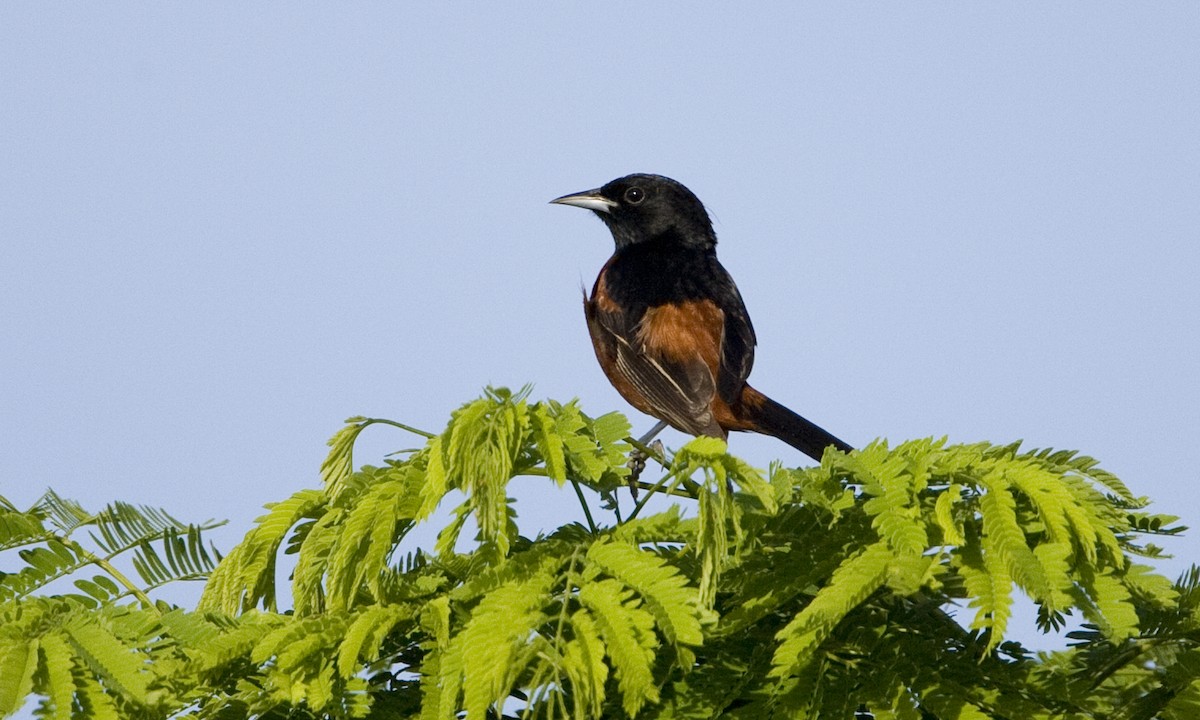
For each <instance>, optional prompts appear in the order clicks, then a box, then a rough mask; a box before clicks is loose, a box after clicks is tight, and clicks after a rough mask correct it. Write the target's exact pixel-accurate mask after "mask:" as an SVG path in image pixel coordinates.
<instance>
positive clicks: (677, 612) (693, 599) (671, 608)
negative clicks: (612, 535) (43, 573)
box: [587, 542, 704, 645]
mask: <svg viewBox="0 0 1200 720" xmlns="http://www.w3.org/2000/svg"><path fill="white" fill-rule="evenodd" d="M587 559H588V560H589V561H590V562H593V563H595V564H597V565H598V566H600V567H601V568H603V569H604V571H605V572H607V573H608V574H609V575H611V576H612V577H614V578H616V579H617V580H620V581H621V582H623V583H624V584H625V585H627V586H628V587H631V588H633V589H634V590H636V591H637V593H638V595H640V596H641V597H642V599H643V600H644V601H645V603H646V609H648V610H649V611H650V612H651V613H653V614H654V617H655V620H656V621H657V623H658V626H659V627H660V628H661V629H662V631H663V634H664V635H665V636H666V638H667V640H668V641H669V642H671V643H672V644H675V645H699V644H700V643H702V642H703V641H704V635H703V633H702V632H701V630H700V612H699V607H698V599H699V598H698V595H697V592H696V589H695V588H693V587H690V586H689V585H688V579H687V578H686V577H684V576H683V575H682V574H680V572H679V571H678V570H677V569H675V568H673V567H671V566H670V565H668V564H667V563H666V561H665V560H663V559H662V558H659V557H657V556H655V555H654V554H653V553H650V552H647V551H645V550H641V549H639V548H637V547H636V546H633V545H627V544H625V543H616V542H598V543H594V544H593V545H592V546H591V547H590V548H588V552H587Z"/></svg>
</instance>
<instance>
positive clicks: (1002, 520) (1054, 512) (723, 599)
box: [0, 389, 1200, 720]
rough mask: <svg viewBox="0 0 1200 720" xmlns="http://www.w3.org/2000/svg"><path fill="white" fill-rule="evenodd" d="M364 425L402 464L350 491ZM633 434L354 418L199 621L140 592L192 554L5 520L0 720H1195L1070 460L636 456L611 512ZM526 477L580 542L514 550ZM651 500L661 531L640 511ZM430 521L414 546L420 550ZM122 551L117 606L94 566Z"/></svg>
mask: <svg viewBox="0 0 1200 720" xmlns="http://www.w3.org/2000/svg"><path fill="white" fill-rule="evenodd" d="M374 424H383V425H391V426H395V427H398V428H400V429H403V430H406V431H412V432H416V433H417V434H418V435H420V436H422V439H423V444H422V446H421V447H420V448H419V449H417V450H414V451H410V452H407V453H402V454H401V455H400V456H399V457H393V458H390V459H388V460H386V461H384V462H383V463H381V464H380V465H378V466H363V467H359V468H357V469H356V465H355V463H354V460H353V448H354V443H355V440H356V439H357V437H358V435H359V434H360V433H361V432H362V430H363V429H364V428H366V427H369V426H371V425H374ZM628 435H629V424H628V422H627V421H626V420H625V419H624V418H623V417H622V416H620V415H617V414H609V415H604V416H600V417H595V418H593V417H590V416H588V415H586V414H584V413H583V412H582V411H581V410H580V409H579V407H578V406H577V404H576V403H573V402H571V403H557V402H553V401H543V402H532V401H530V399H529V396H528V390H523V391H520V392H515V393H514V392H510V391H507V390H504V389H495V390H489V391H488V392H487V393H485V395H484V396H483V397H480V398H479V399H477V400H474V401H472V402H470V403H467V404H466V405H464V406H463V407H462V408H460V409H459V410H457V411H456V412H454V413H453V414H452V416H451V419H450V422H449V423H448V425H447V427H446V428H445V429H444V430H443V431H442V432H441V433H437V434H432V433H424V432H422V431H418V430H415V429H413V428H409V427H407V426H405V425H402V424H400V423H395V422H393V421H385V420H379V419H370V418H352V419H351V420H350V421H348V424H347V426H346V427H345V428H344V429H343V430H342V431H340V432H339V433H338V434H337V435H335V436H334V438H333V440H331V441H330V446H331V452H330V454H329V457H328V459H327V460H326V462H325V463H324V465H323V467H322V478H323V486H322V487H321V488H319V489H305V490H299V491H297V492H296V493H294V494H293V495H292V496H291V497H289V498H286V499H284V500H282V501H280V502H278V503H275V504H273V505H270V506H268V508H267V510H266V513H265V514H264V515H263V516H262V517H260V518H259V520H258V522H257V523H256V525H255V526H254V527H253V528H252V529H251V530H250V531H249V532H248V533H247V535H246V536H245V538H244V540H243V541H242V542H241V543H240V544H239V545H238V546H236V547H235V548H233V549H232V550H231V551H230V552H229V553H228V554H227V555H226V556H225V557H224V558H223V559H222V560H221V562H220V565H219V566H218V567H217V568H216V569H215V570H213V571H212V572H211V576H210V577H209V578H208V581H207V583H206V585H205V589H204V595H203V598H202V600H201V602H200V606H199V608H198V609H197V610H195V611H185V610H183V609H179V608H171V607H168V606H165V605H164V604H162V603H157V604H154V603H151V602H149V597H148V593H150V592H152V591H153V590H154V589H155V588H157V587H158V586H160V585H161V584H163V583H164V582H168V581H171V580H176V579H179V580H182V579H188V578H192V577H199V576H202V575H204V574H206V573H208V572H209V571H210V570H211V560H205V559H206V558H211V557H213V555H212V554H211V553H208V554H205V553H204V552H201V551H200V550H199V549H197V548H202V545H199V543H200V539H199V537H200V532H201V530H202V529H203V528H195V527H191V526H182V525H180V524H179V523H177V522H176V521H174V520H172V519H170V517H169V516H167V515H165V514H163V513H157V512H152V511H149V510H146V509H144V508H132V506H124V505H122V506H117V505H114V506H113V507H112V509H111V513H110V515H108V516H106V518H109V517H111V518H113V519H106V520H104V521H103V522H104V523H107V525H105V526H104V529H102V528H101V525H99V524H98V523H100V522H101V521H99V520H96V519H95V518H93V517H92V516H90V515H88V514H87V513H84V512H83V511H82V510H81V509H79V508H77V507H76V506H75V505H74V504H72V503H69V502H67V501H65V500H61V499H58V498H56V497H55V498H53V499H52V500H50V501H48V502H47V503H44V504H43V505H40V506H38V507H37V508H35V509H34V510H31V511H28V512H19V511H17V510H16V509H15V508H11V507H7V506H6V507H3V508H0V509H3V511H4V512H3V513H0V549H4V548H11V549H12V550H13V551H15V552H17V553H19V554H18V556H17V557H18V564H19V565H20V568H19V569H17V570H15V571H14V572H12V573H11V574H8V575H5V576H3V577H2V578H0V592H2V593H4V594H3V595H0V598H3V599H2V601H0V614H2V616H0V620H3V624H0V712H2V713H9V712H12V711H13V710H14V709H15V708H17V707H18V706H19V705H20V704H21V703H22V702H23V701H24V699H25V698H27V697H30V696H33V697H36V698H37V707H36V709H35V712H36V713H37V714H39V715H40V716H44V717H92V716H98V717H198V718H221V719H225V718H276V717H278V718H283V717H289V718H294V717H370V718H416V717H420V718H422V719H424V720H436V719H440V718H455V717H463V716H464V714H465V716H466V717H468V718H492V717H501V716H504V717H527V718H572V719H580V720H582V719H584V718H621V717H640V718H718V717H720V718H770V717H780V718H785V717H786V718H793V717H829V718H850V717H868V716H871V717H876V718H891V717H896V718H997V717H999V718H1006V717H1010V718H1092V717H1105V718H1125V717H1128V718H1152V717H1161V718H1171V719H1174V718H1189V717H1195V716H1196V715H1197V711H1198V710H1200V647H1198V646H1197V642H1198V641H1200V571H1193V572H1191V573H1189V574H1187V575H1186V576H1185V577H1184V578H1181V579H1180V580H1179V581H1178V582H1175V583H1172V582H1170V581H1169V580H1167V579H1166V578H1164V577H1162V576H1161V575H1159V574H1157V573H1156V572H1155V571H1154V570H1153V568H1152V566H1151V565H1150V564H1148V563H1149V562H1150V561H1152V560H1153V558H1155V557H1156V556H1158V555H1159V554H1160V553H1161V551H1160V550H1158V548H1156V547H1155V546H1154V545H1153V544H1152V543H1151V542H1150V540H1151V539H1152V538H1153V536H1156V535H1170V534H1174V533H1177V532H1179V531H1180V529H1181V528H1179V527H1178V526H1176V525H1175V524H1174V523H1175V518H1172V517H1168V516H1161V515H1153V514H1150V513H1148V512H1147V511H1146V510H1145V508H1146V505H1147V501H1146V500H1145V499H1143V498H1139V497H1136V496H1134V495H1133V494H1132V493H1131V492H1130V491H1129V490H1128V488H1126V487H1125V486H1124V485H1123V484H1122V483H1121V482H1120V481H1119V480H1117V479H1116V478H1115V477H1113V476H1112V475H1110V474H1108V473H1106V472H1104V471H1103V470H1101V469H1100V468H1099V466H1098V464H1097V463H1096V461H1094V460H1092V459H1091V458H1087V457H1083V456H1079V455H1076V454H1074V453H1069V452H1052V451H1025V450H1022V449H1021V448H1020V447H1019V446H1018V445H1008V446H995V445H990V444H976V445H950V444H948V443H946V442H945V441H944V440H940V441H939V440H919V441H912V442H907V443H902V444H900V445H897V446H894V447H893V446H889V445H888V444H886V443H883V442H877V443H873V444H871V445H869V446H867V447H865V448H863V449H862V450H859V451H856V452H853V453H849V454H844V453H840V452H837V451H834V450H829V451H827V453H826V455H825V457H824V459H823V461H822V462H821V463H820V465H818V466H816V467H811V468H804V469H788V468H784V467H782V466H774V467H772V468H771V469H770V471H769V472H767V473H763V472H761V471H758V470H755V469H754V468H751V467H750V466H748V465H747V464H746V463H744V462H743V461H741V460H739V459H737V458H735V457H733V456H731V455H729V454H728V453H727V451H726V448H725V445H724V443H722V442H720V441H718V440H714V439H711V438H700V439H697V440H694V441H692V442H689V443H688V444H687V445H685V446H684V447H682V448H680V449H679V450H678V451H677V452H675V453H674V454H673V455H669V456H667V457H662V458H659V459H660V460H661V461H662V465H663V466H664V467H666V468H668V469H667V470H665V471H664V473H663V474H662V476H661V477H658V478H652V479H650V480H647V481H641V480H639V481H637V482H636V483H635V485H636V486H637V487H638V488H639V489H640V491H641V495H640V498H639V499H638V500H637V502H636V504H634V505H633V506H632V508H631V507H630V505H629V501H628V500H626V499H625V498H624V497H621V496H622V495H623V494H624V492H623V491H624V488H625V486H626V485H627V484H629V482H630V479H629V476H628V475H629V473H628V470H627V467H626V457H627V454H628V452H629V450H630V449H631V441H630V440H629V439H628ZM521 476H536V477H542V478H544V479H545V480H546V482H547V483H549V484H550V485H551V488H559V487H561V488H564V490H565V491H566V492H569V493H571V494H572V495H573V496H574V497H577V498H578V499H579V501H580V502H581V503H582V508H583V511H584V515H585V516H586V518H587V523H586V524H582V525H581V524H567V525H564V526H562V527H559V528H555V529H551V530H550V531H549V532H547V533H545V534H541V535H537V536H536V537H531V536H530V535H529V534H522V532H521V528H520V527H519V526H518V523H517V512H516V507H515V506H514V505H515V503H514V501H513V500H512V499H511V498H510V497H509V495H508V492H507V485H508V483H509V482H510V481H511V480H512V479H513V478H515V477H521ZM568 486H569V489H568ZM660 495H669V496H671V497H673V498H675V500H674V503H673V504H671V505H670V506H669V507H668V508H667V509H666V510H664V511H662V512H659V513H656V514H648V512H647V508H648V507H649V505H647V500H648V499H650V498H652V497H656V496H660ZM589 497H599V498H600V503H598V504H594V503H591V502H589V501H588V498H589ZM594 505H595V506H594ZM440 510H448V512H449V518H450V519H449V521H448V522H446V523H445V526H444V527H442V528H441V529H440V534H439V536H438V540H437V542H436V543H435V544H434V545H433V547H416V546H415V545H414V544H413V541H412V539H411V538H410V532H411V531H412V530H413V528H415V527H417V526H419V525H421V524H423V523H430V522H433V519H434V518H436V517H441V516H442V515H440V514H438V513H439V511H440ZM106 512H108V511H106ZM85 526H87V527H90V528H93V529H92V530H90V531H89V532H91V537H90V539H89V541H88V544H87V546H86V547H85V545H84V544H83V543H80V542H78V541H76V540H75V539H74V535H75V534H78V529H79V528H82V527H85ZM468 526H470V527H473V528H474V531H475V533H474V535H473V536H472V537H467V536H466V535H465V534H464V530H465V529H466V528H467V527H468ZM155 533H158V534H157V535H155ZM151 536H153V540H149V539H147V538H150V537H151ZM147 548H151V550H147ZM126 552H130V553H132V554H133V555H131V556H130V562H131V563H132V564H133V566H134V568H135V570H136V574H137V577H138V579H139V581H138V582H136V583H135V582H133V581H130V580H129V578H128V577H125V576H123V575H121V576H119V577H118V575H119V572H118V573H117V575H114V574H113V572H110V571H109V569H108V568H110V567H111V568H112V570H116V567H115V565H113V560H115V559H116V558H118V557H119V556H120V555H121V554H122V553H126ZM148 553H150V554H148ZM0 557H4V556H0ZM101 559H102V560H103V563H107V566H106V565H105V564H98V563H97V561H99V560H101ZM89 567H99V568H100V570H101V571H103V572H100V573H99V574H98V575H97V576H96V577H94V578H90V579H88V578H83V579H81V580H80V582H77V585H76V586H77V588H78V589H80V590H82V591H83V592H82V594H80V593H68V594H52V593H51V591H50V586H51V585H52V584H53V583H54V582H55V581H56V580H57V579H58V578H61V577H67V576H71V575H74V574H77V573H78V572H80V571H81V570H83V569H86V568H89ZM281 575H285V576H286V577H287V584H286V586H284V585H279V584H277V578H279V577H280V576H281ZM1023 598H1024V599H1028V601H1031V602H1032V603H1034V604H1035V605H1036V607H1037V609H1038V629H1040V630H1042V631H1045V632H1055V631H1059V630H1061V629H1064V628H1065V627H1067V626H1068V624H1073V625H1074V626H1075V627H1077V628H1078V629H1077V630H1074V631H1072V632H1071V633H1070V639H1071V641H1072V642H1073V643H1074V644H1073V645H1072V646H1071V647H1070V648H1068V649H1066V650H1063V651H1059V652H1054V653H1043V654H1033V653H1030V652H1028V651H1026V650H1025V649H1024V648H1022V647H1021V646H1020V645H1019V644H1017V643H1015V642H1013V641H1012V640H1011V639H1009V638H1011V635H1012V633H1013V630H1014V628H1013V621H1012V617H1013V612H1012V610H1013V605H1014V603H1016V602H1018V601H1023V600H1022V599H1023ZM1025 631H1026V632H1029V629H1025Z"/></svg>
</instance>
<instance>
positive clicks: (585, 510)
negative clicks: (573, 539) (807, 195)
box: [569, 478, 597, 533]
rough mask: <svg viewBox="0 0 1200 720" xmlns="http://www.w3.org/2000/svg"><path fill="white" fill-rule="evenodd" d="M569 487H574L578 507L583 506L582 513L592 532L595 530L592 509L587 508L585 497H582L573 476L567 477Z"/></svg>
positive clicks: (580, 489) (581, 490)
mask: <svg viewBox="0 0 1200 720" xmlns="http://www.w3.org/2000/svg"><path fill="white" fill-rule="evenodd" d="M569 479H570V481H571V487H573V488H575V496H576V497H577V498H579V507H581V508H583V515H584V517H586V518H587V521H588V527H589V528H591V530H592V532H593V533H595V532H597V528H596V521H595V520H593V519H592V511H591V510H589V509H588V504H587V499H586V498H584V497H583V489H582V488H580V487H579V481H578V480H576V479H575V478H569Z"/></svg>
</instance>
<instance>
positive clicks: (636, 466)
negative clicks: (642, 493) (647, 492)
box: [626, 420, 667, 500]
mask: <svg viewBox="0 0 1200 720" xmlns="http://www.w3.org/2000/svg"><path fill="white" fill-rule="evenodd" d="M666 427H667V421H666V420H659V421H658V423H656V424H655V425H654V427H652V428H650V432H648V433H646V434H645V435H643V436H641V437H640V438H638V439H637V444H638V445H647V444H649V443H650V441H651V440H654V436H655V435H658V434H659V433H660V432H662V431H663V430H664V429H665V428H666ZM651 447H652V448H653V449H654V451H655V453H656V454H657V455H658V456H659V457H661V456H662V454H663V452H664V451H663V444H662V441H661V440H654V445H652V446H651ZM646 457H647V456H646V453H645V452H644V451H643V450H642V449H641V448H640V447H636V446H635V447H634V448H633V450H631V451H630V452H629V462H628V463H626V465H627V466H628V467H629V490H630V492H632V493H633V498H634V499H635V500H636V499H637V481H638V478H639V477H641V475H642V471H643V470H645V469H646Z"/></svg>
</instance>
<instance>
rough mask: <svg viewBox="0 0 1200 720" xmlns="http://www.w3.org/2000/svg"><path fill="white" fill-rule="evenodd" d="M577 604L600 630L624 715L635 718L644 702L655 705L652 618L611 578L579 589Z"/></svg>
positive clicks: (656, 696) (657, 693)
mask: <svg viewBox="0 0 1200 720" xmlns="http://www.w3.org/2000/svg"><path fill="white" fill-rule="evenodd" d="M579 601H580V602H581V603H583V605H584V607H586V608H587V609H588V610H590V611H591V613H592V617H593V618H594V619H595V621H596V625H597V627H599V628H600V635H601V637H603V638H604V644H605V649H606V651H607V654H608V657H609V659H610V660H611V661H612V665H613V668H614V669H615V675H616V677H617V687H618V688H619V689H620V691H621V698H622V701H621V702H622V707H624V709H625V712H626V713H627V714H628V715H636V714H637V712H638V710H640V709H641V708H642V706H643V705H644V704H645V703H647V702H658V698H659V691H658V687H657V685H655V683H654V674H653V672H652V670H651V665H652V663H653V661H654V651H655V648H656V647H657V646H658V640H657V638H656V637H655V635H654V617H653V616H652V615H651V614H650V613H648V612H646V611H645V610H642V609H641V608H640V607H638V603H637V602H636V601H635V600H633V599H632V593H631V592H629V591H627V590H625V589H624V588H622V586H621V584H620V583H618V582H617V581H615V580H611V579H604V580H601V581H599V582H592V583H587V584H585V585H584V586H583V587H582V588H580V590H579Z"/></svg>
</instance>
